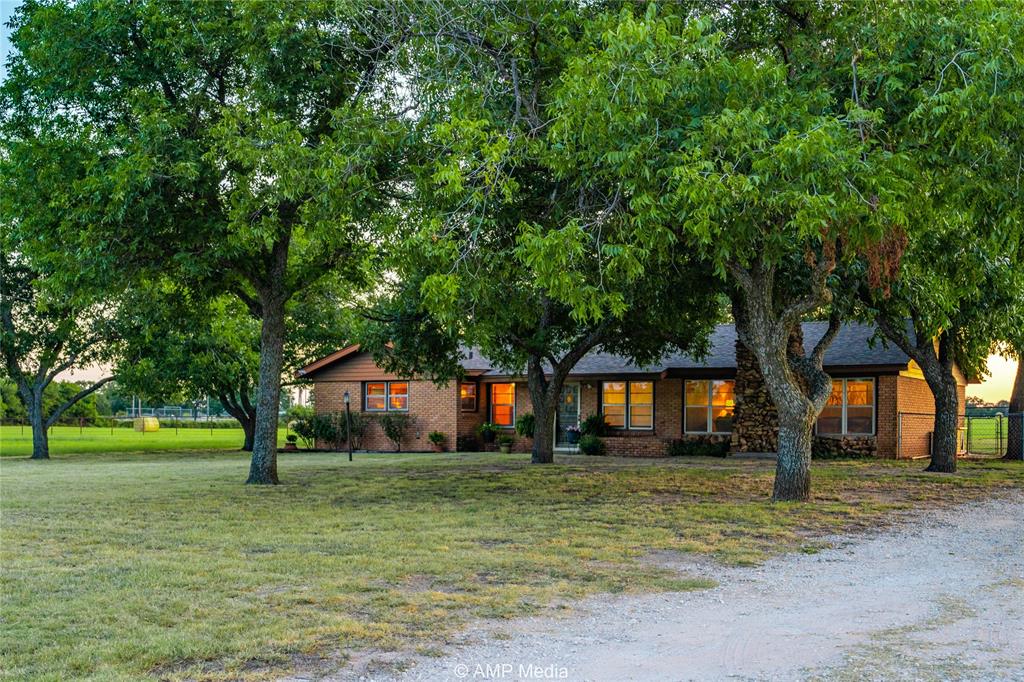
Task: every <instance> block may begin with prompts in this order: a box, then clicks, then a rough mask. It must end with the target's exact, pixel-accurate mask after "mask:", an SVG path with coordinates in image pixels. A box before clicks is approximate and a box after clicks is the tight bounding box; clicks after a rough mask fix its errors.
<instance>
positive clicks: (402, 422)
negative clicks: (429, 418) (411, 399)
mask: <svg viewBox="0 0 1024 682" xmlns="http://www.w3.org/2000/svg"><path fill="white" fill-rule="evenodd" d="M377 423H378V424H380V428H381V429H382V430H383V431H384V435H385V436H387V437H388V440H390V441H391V442H392V443H394V444H395V452H401V451H402V441H403V440H405V435H406V434H407V433H408V432H409V429H410V428H411V427H412V424H413V418H412V415H409V414H403V413H401V412H389V413H387V414H382V415H380V416H379V417H377Z"/></svg>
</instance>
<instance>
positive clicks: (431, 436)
mask: <svg viewBox="0 0 1024 682" xmlns="http://www.w3.org/2000/svg"><path fill="white" fill-rule="evenodd" d="M427 440H429V441H430V445H431V446H432V447H433V448H434V452H444V441H445V435H444V434H443V433H441V432H440V431H431V432H430V433H428V434H427Z"/></svg>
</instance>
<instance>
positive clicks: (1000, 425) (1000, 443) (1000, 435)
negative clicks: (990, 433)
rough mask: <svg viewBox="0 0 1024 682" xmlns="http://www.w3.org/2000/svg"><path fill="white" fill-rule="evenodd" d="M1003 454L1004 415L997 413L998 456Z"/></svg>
mask: <svg viewBox="0 0 1024 682" xmlns="http://www.w3.org/2000/svg"><path fill="white" fill-rule="evenodd" d="M1003 454H1004V453H1003V413H1002V412H996V456H998V457H1002V456H1003Z"/></svg>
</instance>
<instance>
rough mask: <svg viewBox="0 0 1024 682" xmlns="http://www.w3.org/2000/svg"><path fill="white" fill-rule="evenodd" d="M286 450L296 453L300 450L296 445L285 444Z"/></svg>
mask: <svg viewBox="0 0 1024 682" xmlns="http://www.w3.org/2000/svg"><path fill="white" fill-rule="evenodd" d="M284 449H285V450H288V451H294V450H298V449H299V448H298V447H297V446H296V445H295V443H285V444H284Z"/></svg>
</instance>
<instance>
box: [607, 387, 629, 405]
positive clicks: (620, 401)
mask: <svg viewBox="0 0 1024 682" xmlns="http://www.w3.org/2000/svg"><path fill="white" fill-rule="evenodd" d="M601 390H602V394H601V402H602V403H603V404H605V405H625V404H626V382H624V381H606V382H604V384H603V385H602V387H601Z"/></svg>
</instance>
